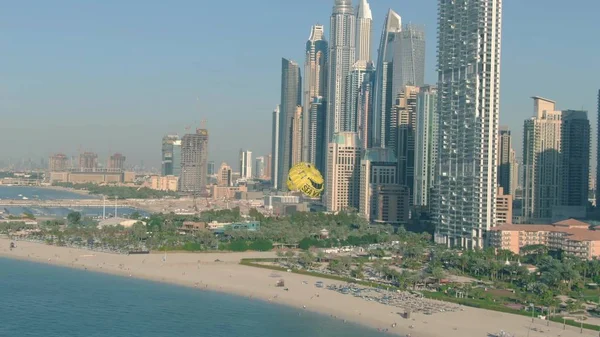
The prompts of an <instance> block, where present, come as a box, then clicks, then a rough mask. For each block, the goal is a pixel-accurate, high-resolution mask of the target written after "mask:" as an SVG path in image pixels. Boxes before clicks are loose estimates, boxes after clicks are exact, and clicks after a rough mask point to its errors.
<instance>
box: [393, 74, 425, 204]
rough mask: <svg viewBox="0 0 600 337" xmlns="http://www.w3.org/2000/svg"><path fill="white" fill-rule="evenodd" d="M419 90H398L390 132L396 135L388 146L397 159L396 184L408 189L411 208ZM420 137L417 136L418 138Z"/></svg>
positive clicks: (408, 88)
mask: <svg viewBox="0 0 600 337" xmlns="http://www.w3.org/2000/svg"><path fill="white" fill-rule="evenodd" d="M418 95H419V88H418V87H413V86H408V85H407V86H405V87H404V88H402V89H400V93H399V94H398V98H397V99H396V105H395V107H394V115H395V116H394V118H392V120H396V119H397V122H396V124H395V125H397V127H396V131H395V132H390V134H391V135H394V134H395V135H396V137H397V140H395V141H393V142H392V143H390V144H389V148H391V149H394V150H395V154H396V156H397V157H398V183H399V184H400V185H404V186H406V187H407V188H408V195H409V199H410V200H409V204H410V205H411V206H412V204H413V200H412V195H413V190H414V183H415V138H416V134H415V130H416V127H417V125H416V123H417V97H418ZM420 136H422V135H419V137H420Z"/></svg>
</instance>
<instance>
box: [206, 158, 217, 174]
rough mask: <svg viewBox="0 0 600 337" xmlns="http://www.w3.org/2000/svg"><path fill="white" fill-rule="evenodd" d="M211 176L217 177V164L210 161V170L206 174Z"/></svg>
mask: <svg viewBox="0 0 600 337" xmlns="http://www.w3.org/2000/svg"><path fill="white" fill-rule="evenodd" d="M206 173H207V174H208V175H209V176H213V175H215V162H214V161H212V160H211V161H209V162H208V169H207V172H206Z"/></svg>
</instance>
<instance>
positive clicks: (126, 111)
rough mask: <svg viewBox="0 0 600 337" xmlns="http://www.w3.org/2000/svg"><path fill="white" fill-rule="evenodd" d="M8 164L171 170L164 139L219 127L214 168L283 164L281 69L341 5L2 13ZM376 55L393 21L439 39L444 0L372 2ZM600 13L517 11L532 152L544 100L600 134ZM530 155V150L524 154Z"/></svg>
mask: <svg viewBox="0 0 600 337" xmlns="http://www.w3.org/2000/svg"><path fill="white" fill-rule="evenodd" d="M0 2H1V3H2V6H0V7H1V10H0V46H1V47H0V50H1V54H0V55H1V56H0V60H1V63H0V64H1V66H0V116H1V117H2V119H1V120H0V144H2V145H1V146H0V158H5V159H6V158H7V157H12V158H23V157H25V158H27V157H31V158H35V159H36V160H37V159H39V158H40V157H46V156H47V155H49V154H51V153H53V152H64V153H67V154H70V155H75V154H77V153H78V148H80V147H81V149H82V150H90V151H96V152H98V153H99V154H100V155H101V156H102V157H103V158H104V157H105V156H106V155H107V154H108V153H109V152H116V151H119V152H122V153H123V154H125V155H126V156H127V158H128V162H129V163H139V162H140V161H141V160H144V161H145V163H146V166H157V165H158V164H159V162H160V143H161V138H162V136H163V135H164V134H167V133H179V134H182V133H184V132H185V127H186V126H191V127H192V130H193V129H194V128H195V127H196V126H198V125H199V124H200V121H201V120H202V119H206V120H207V126H208V129H209V132H210V137H211V138H210V159H211V160H214V161H216V162H218V163H219V162H221V161H223V160H226V161H228V162H229V163H230V164H231V165H232V166H233V167H235V168H236V169H237V166H238V163H237V156H238V150H239V148H240V147H243V148H245V149H249V150H252V151H253V152H254V153H255V156H256V155H257V154H258V155H262V154H266V153H268V152H270V140H271V111H272V110H273V108H274V107H275V106H276V105H277V104H278V102H279V99H280V89H279V85H280V66H281V61H280V58H281V57H287V58H292V59H294V60H296V61H297V62H299V63H302V62H303V58H304V45H305V41H306V39H307V38H308V36H309V32H310V26H311V25H312V24H315V23H322V24H325V27H326V29H327V32H326V34H327V35H328V34H329V25H328V23H329V16H330V13H331V8H332V4H333V0H301V1H290V0H262V1H261V0H255V1H247V0H244V1H242V0H229V1H207V0H174V1H164V0H95V1H94V0H87V1H82V0H52V1H47V0H37V1H34V0H12V1H11V0H0ZM371 7H372V9H373V15H374V24H373V26H374V27H373V28H374V29H373V43H374V55H376V47H375V46H376V45H377V44H378V42H379V36H380V35H381V28H382V24H383V19H384V15H385V13H386V11H387V9H388V8H390V7H391V8H393V9H394V10H396V11H397V12H398V13H399V14H400V15H401V16H402V20H403V22H405V23H408V22H413V23H418V24H424V25H426V27H427V69H426V79H427V82H429V83H435V80H436V74H435V62H436V60H435V52H436V35H435V34H436V16H437V12H436V8H437V1H435V0H411V1H400V0H394V1H391V0H371ZM599 12H600V1H597V0H571V1H562V0H561V1H559V0H505V1H504V9H503V14H504V17H503V20H504V25H503V28H504V29H503V39H502V43H503V45H502V47H503V50H502V77H501V82H502V104H501V123H502V124H507V125H509V126H510V128H511V129H512V130H513V132H514V134H515V136H516V137H517V141H518V143H519V144H520V138H521V134H522V125H523V120H524V119H525V118H527V117H529V116H530V115H531V111H532V110H533V108H532V103H531V100H530V96H533V95H539V96H544V97H547V98H550V99H554V100H556V101H557V103H558V108H559V109H568V108H569V109H581V108H584V109H587V110H588V111H589V112H590V114H589V115H590V120H591V122H592V125H593V129H594V133H595V125H596V116H595V115H596V114H595V111H596V94H597V91H598V89H599V88H600V62H599V61H598V60H600V44H599V43H598V41H599V40H598V33H599V32H600V20H598V13H599ZM517 151H518V153H520V152H521V150H520V145H519V146H518V148H517Z"/></svg>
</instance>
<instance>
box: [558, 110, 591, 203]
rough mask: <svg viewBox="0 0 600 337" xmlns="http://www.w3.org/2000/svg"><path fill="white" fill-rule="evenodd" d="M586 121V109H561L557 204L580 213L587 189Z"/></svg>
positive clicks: (587, 134)
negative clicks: (572, 208)
mask: <svg viewBox="0 0 600 337" xmlns="http://www.w3.org/2000/svg"><path fill="white" fill-rule="evenodd" d="M590 141H591V138H590V122H589V121H588V118H587V111H575V110H564V111H563V112H562V125H561V160H562V165H561V171H562V172H561V174H560V178H561V180H562V184H561V189H560V195H561V202H560V205H561V206H567V207H579V208H580V213H582V214H584V213H585V210H586V208H587V204H588V193H589V189H590V185H589V181H590V180H589V176H590Z"/></svg>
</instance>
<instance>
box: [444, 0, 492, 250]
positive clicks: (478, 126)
mask: <svg viewBox="0 0 600 337" xmlns="http://www.w3.org/2000/svg"><path fill="white" fill-rule="evenodd" d="M438 24H439V27H438V32H439V33H438V91H439V98H438V111H439V114H440V137H439V139H440V142H441V143H440V144H439V154H438V155H439V157H438V158H439V159H438V163H439V168H438V174H437V175H436V176H437V177H439V178H438V181H436V184H435V186H436V191H435V195H436V201H435V211H434V212H435V213H434V219H435V224H436V232H435V240H436V242H437V243H440V244H446V245H448V246H457V247H464V248H467V249H472V248H476V247H483V241H484V240H483V238H484V234H485V232H486V231H487V230H489V229H490V228H492V227H494V226H495V225H496V187H497V177H496V165H497V154H496V152H497V141H498V114H499V106H500V44H501V43H500V39H501V26H502V1H501V0H473V1H468V2H465V1H450V0H438Z"/></svg>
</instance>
